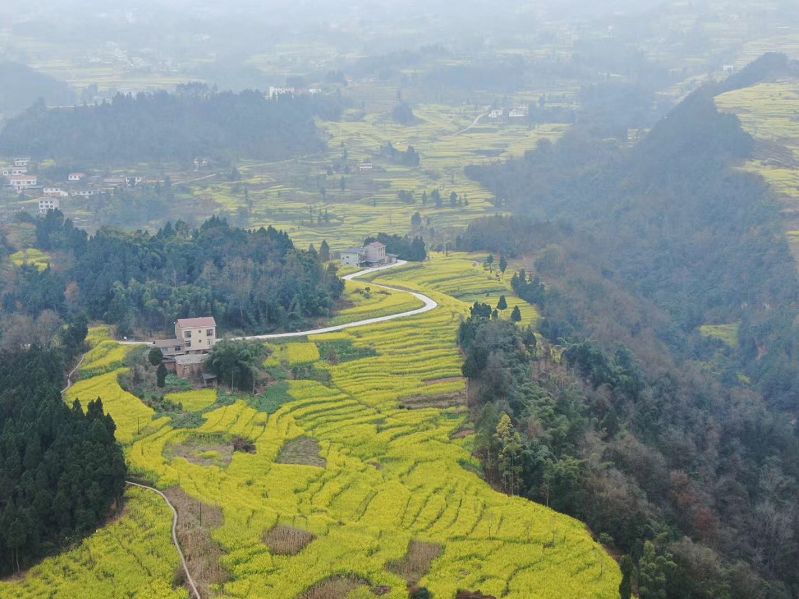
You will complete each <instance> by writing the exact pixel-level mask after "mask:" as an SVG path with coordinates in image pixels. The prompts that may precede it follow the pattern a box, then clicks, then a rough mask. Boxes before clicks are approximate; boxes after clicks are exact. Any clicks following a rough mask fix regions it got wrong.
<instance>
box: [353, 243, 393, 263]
mask: <svg viewBox="0 0 799 599" xmlns="http://www.w3.org/2000/svg"><path fill="white" fill-rule="evenodd" d="M339 261H340V262H341V263H342V264H344V265H346V266H382V265H383V264H393V263H394V262H396V261H397V256H395V255H394V254H387V253H386V246H385V244H383V243H380V242H379V241H373V242H372V243H370V244H368V245H366V246H365V247H362V248H349V249H346V250H343V251H342V252H339Z"/></svg>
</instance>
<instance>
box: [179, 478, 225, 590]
mask: <svg viewBox="0 0 799 599" xmlns="http://www.w3.org/2000/svg"><path fill="white" fill-rule="evenodd" d="M164 495H166V496H167V497H168V498H169V501H170V502H171V503H172V505H174V506H175V509H176V510H177V512H178V526H177V535H178V541H179V542H180V548H181V549H182V550H183V553H184V555H185V556H186V564H187V565H188V567H189V572H191V575H192V578H194V581H195V582H196V583H197V588H198V590H199V591H200V595H201V596H202V597H210V596H211V595H212V593H211V587H212V586H213V585H216V584H221V583H223V582H225V581H226V580H227V579H228V578H229V575H228V573H227V571H226V570H225V569H224V568H223V567H222V564H221V563H220V561H219V560H220V558H221V557H222V555H223V554H222V549H221V548H220V547H219V545H218V544H217V542H216V541H214V540H213V539H212V538H211V533H212V532H213V530H214V529H216V528H219V527H220V526H222V522H223V516H222V508H220V507H218V506H215V505H208V504H206V503H202V502H201V501H198V500H196V499H194V498H193V497H190V496H189V495H187V494H186V493H185V491H183V489H181V488H180V487H172V488H171V489H167V490H166V491H164Z"/></svg>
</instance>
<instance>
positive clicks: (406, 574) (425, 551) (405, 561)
mask: <svg viewBox="0 0 799 599" xmlns="http://www.w3.org/2000/svg"><path fill="white" fill-rule="evenodd" d="M441 552H442V548H441V545H436V544H435V543H425V542H424V541H411V542H410V543H409V544H408V552H407V553H406V554H405V557H403V558H402V559H401V560H399V561H394V562H389V564H388V566H387V567H388V571H389V572H392V573H394V574H396V575H397V576H402V577H403V578H404V579H405V581H406V582H407V583H408V586H409V587H412V586H415V585H416V583H418V582H419V580H420V579H421V578H422V577H423V576H425V575H426V574H427V573H428V572H429V571H430V564H432V563H433V560H434V559H436V558H437V557H438V556H439V555H441Z"/></svg>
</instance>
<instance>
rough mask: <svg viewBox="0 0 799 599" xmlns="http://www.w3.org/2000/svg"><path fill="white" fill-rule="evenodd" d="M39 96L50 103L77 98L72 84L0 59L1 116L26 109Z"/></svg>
mask: <svg viewBox="0 0 799 599" xmlns="http://www.w3.org/2000/svg"><path fill="white" fill-rule="evenodd" d="M39 99H43V100H44V102H45V104H47V105H48V106H64V105H69V104H73V103H74V102H75V94H74V92H73V91H72V88H70V87H69V85H67V84H66V83H64V82H63V81H59V80H58V79H54V78H53V77H50V76H49V75H45V74H44V73H41V72H39V71H36V70H34V69H32V68H30V67H28V66H26V65H24V64H20V63H16V62H0V118H3V117H9V116H12V115H14V114H16V113H19V112H22V111H23V110H25V109H26V108H28V107H29V106H30V105H31V104H33V103H34V102H36V101H37V100H39Z"/></svg>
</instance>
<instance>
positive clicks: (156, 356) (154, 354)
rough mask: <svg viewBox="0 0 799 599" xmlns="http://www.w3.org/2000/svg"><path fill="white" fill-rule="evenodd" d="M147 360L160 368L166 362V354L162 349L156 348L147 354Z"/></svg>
mask: <svg viewBox="0 0 799 599" xmlns="http://www.w3.org/2000/svg"><path fill="white" fill-rule="evenodd" d="M147 360H148V361H149V362H150V364H152V365H153V366H158V365H159V364H161V362H163V361H164V352H162V351H161V349H160V348H158V347H154V348H152V349H151V350H150V351H149V352H148V353H147Z"/></svg>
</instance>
